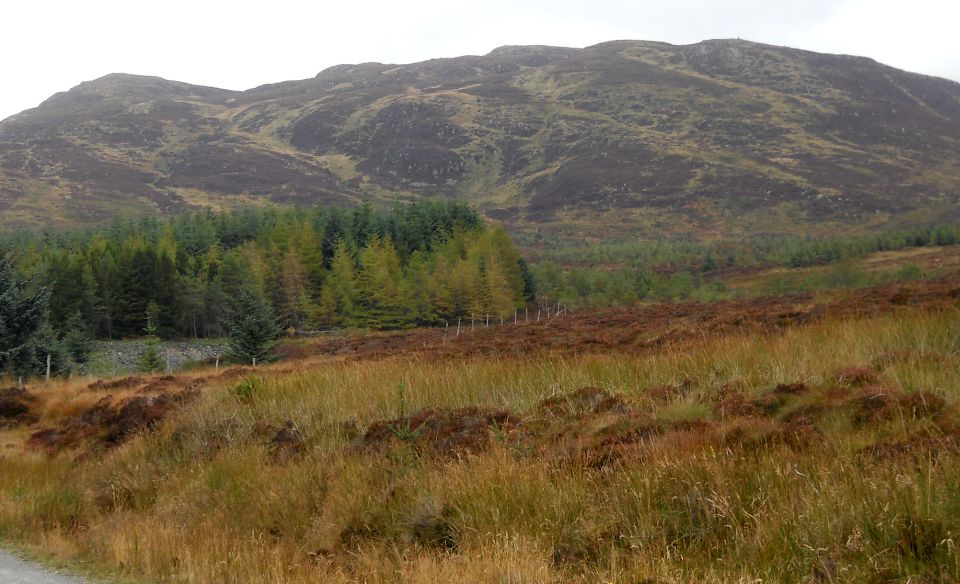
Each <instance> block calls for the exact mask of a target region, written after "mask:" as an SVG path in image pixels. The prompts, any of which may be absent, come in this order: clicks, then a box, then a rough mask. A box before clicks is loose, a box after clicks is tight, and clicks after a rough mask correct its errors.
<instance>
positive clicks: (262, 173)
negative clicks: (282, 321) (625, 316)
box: [0, 40, 960, 241]
mask: <svg viewBox="0 0 960 584" xmlns="http://www.w3.org/2000/svg"><path fill="white" fill-rule="evenodd" d="M420 197H457V198H460V199H464V200H468V201H472V202H474V203H476V204H477V205H478V206H479V207H480V208H481V209H482V210H484V212H486V213H487V214H488V215H489V216H490V217H492V218H494V219H496V220H498V221H502V222H504V223H505V224H507V225H508V226H509V227H511V228H513V229H514V231H515V232H517V233H524V234H528V235H531V237H533V236H534V235H533V234H535V233H539V235H537V236H536V237H539V238H541V239H543V238H546V239H544V240H545V241H546V240H550V241H553V240H554V239H555V238H557V237H559V238H566V239H569V238H584V239H589V238H591V237H603V238H607V239H610V238H634V237H658V236H662V235H664V234H692V235H697V236H704V237H714V236H737V235H742V234H746V233H782V232H794V233H796V232H826V231H829V232H836V231H837V230H864V229H871V228H876V227H881V226H886V227H896V226H905V225H916V224H922V223H926V222H931V221H936V220H945V219H957V218H960V204H958V203H960V84H958V83H955V82H952V81H948V80H945V79H939V78H934V77H928V76H923V75H917V74H913V73H908V72H904V71H900V70H897V69H894V68H891V67H887V66H884V65H882V64H879V63H877V62H875V61H873V60H870V59H867V58H862V57H851V56H841V55H826V54H818V53H813V52H808V51H801V50H796V49H791V48H785V47H777V46H769V45H762V44H757V43H752V42H747V41H740V40H711V41H704V42H701V43H698V44H694V45H688V46H674V45H669V44H665V43H656V42H642V41H615V42H608V43H603V44H600V45H596V46H592V47H588V48H584V49H571V48H561V47H546V46H509V47H501V48H499V49H496V50H494V51H492V52H491V53H489V54H487V55H484V56H464V57H458V58H450V59H433V60H430V61H425V62H422V63H414V64H409V65H387V64H381V63H363V64H358V65H340V66H336V67H332V68H329V69H327V70H325V71H322V72H321V73H320V74H318V75H317V76H316V77H315V78H313V79H306V80H301V81H289V82H284V83H278V84H275V85H266V86H262V87H257V88H255V89H251V90H248V91H240V92H237V91H227V90H222V89H215V88H210V87H198V86H193V85H188V84H185V83H177V82H172V81H167V80H164V79H160V78H156V77H140V76H133V75H118V74H114V75H108V76H106V77H103V78H101V79H97V80H95V81H90V82H86V83H82V84H80V85H79V86H77V87H75V88H73V89H71V90H70V91H67V92H64V93H58V94H56V95H54V96H53V97H51V98H50V99H48V100H47V101H45V102H44V103H43V104H41V105H40V106H39V107H37V108H35V109H31V110H27V111H25V112H23V113H21V114H18V115H16V116H13V117H11V118H8V119H6V120H4V121H2V122H0V224H2V225H5V226H7V227H27V228H42V227H62V226H71V225H78V224H87V223H91V222H96V221H100V220H103V219H106V218H109V217H114V216H136V215H140V214H145V213H152V212H158V211H159V212H164V213H172V212H176V211H180V210H184V209H188V208H191V207H198V206H209V207H214V208H223V207H231V206H237V205H245V204H259V203H262V202H264V201H270V202H277V203H295V204H314V203H321V204H329V205H353V204H357V203H359V202H361V201H371V202H373V203H375V204H379V203H386V202H390V201H395V200H410V199H415V198H420Z"/></svg>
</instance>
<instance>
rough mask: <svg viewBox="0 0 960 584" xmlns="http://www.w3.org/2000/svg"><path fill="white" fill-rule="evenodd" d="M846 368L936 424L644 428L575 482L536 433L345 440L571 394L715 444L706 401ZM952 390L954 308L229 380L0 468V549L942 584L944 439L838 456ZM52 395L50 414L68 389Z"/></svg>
mask: <svg viewBox="0 0 960 584" xmlns="http://www.w3.org/2000/svg"><path fill="white" fill-rule="evenodd" d="M853 365H864V366H872V367H873V369H874V370H875V371H876V372H877V373H878V375H879V377H880V380H879V382H878V383H879V384H882V385H884V386H886V387H889V388H892V389H896V390H901V391H903V392H906V393H910V394H912V393H917V392H928V393H930V394H934V395H938V396H940V397H942V398H944V399H945V400H946V401H947V404H948V406H947V412H946V413H945V414H944V415H943V416H942V417H941V418H938V419H936V420H931V419H928V418H924V417H922V416H916V415H912V414H911V413H910V412H902V413H901V414H900V415H898V416H896V417H895V418H893V419H890V420H884V421H878V422H876V423H870V424H860V425H858V424H855V423H853V422H851V421H850V420H849V419H848V418H847V417H844V416H843V415H841V414H840V413H839V410H838V413H837V414H836V415H829V413H828V414H827V415H824V416H823V417H822V418H819V419H818V421H817V424H816V431H817V433H816V434H815V439H814V440H813V441H811V442H810V443H808V444H806V445H804V446H802V447H794V446H791V445H790V444H786V443H764V444H760V445H757V446H756V447H743V446H737V445H728V444H727V443H726V442H723V441H717V440H714V439H712V438H710V436H712V435H708V431H707V430H705V431H704V435H703V436H701V435H699V434H697V433H696V432H685V433H684V432H668V433H666V434H664V435H662V436H660V437H658V438H655V439H651V440H650V441H649V442H648V443H646V444H645V446H644V448H643V449H642V450H641V451H640V454H639V455H638V456H636V457H635V458H630V459H627V460H625V461H624V462H623V463H621V464H616V465H610V466H602V467H599V468H595V467H592V466H589V465H583V464H579V463H578V462H577V461H576V460H571V459H566V458H562V457H558V456H554V455H553V452H552V451H551V448H552V446H551V444H552V443H550V442H549V441H544V442H542V443H538V444H539V445H540V446H542V447H543V448H542V449H541V450H537V449H536V447H534V448H528V447H524V448H521V447H520V446H522V445H518V444H517V443H514V442H511V441H510V440H506V441H503V442H501V441H497V440H494V441H493V446H492V447H491V448H489V449H488V450H486V451H483V452H481V453H479V454H470V455H462V456H458V457H452V458H451V457H434V456H429V455H422V454H418V453H417V452H416V451H415V450H413V449H409V448H395V449H391V450H388V451H386V452H381V453H370V452H365V451H362V450H360V449H358V448H357V447H356V439H357V436H358V434H362V432H363V430H364V429H365V428H366V427H367V426H369V425H370V424H371V423H372V422H374V421H376V420H381V419H385V418H393V417H397V416H400V415H403V414H409V413H410V412H412V411H415V410H418V409H421V408H427V407H432V408H461V407H466V406H483V407H489V408H498V409H507V410H509V411H511V412H512V413H513V414H514V415H515V416H516V417H517V418H520V419H522V420H531V419H532V418H534V417H535V416H536V412H537V411H538V404H539V403H540V402H541V401H542V400H544V399H545V398H548V397H550V396H552V395H554V394H562V393H566V392H569V391H571V390H575V389H577V388H579V387H583V386H588V385H592V386H599V387H602V388H604V389H606V390H607V391H609V392H611V393H614V394H620V395H622V396H623V398H624V399H625V400H626V402H627V403H628V404H629V405H630V407H631V409H632V410H633V411H635V412H639V413H641V414H642V415H645V416H646V415H649V416H651V417H653V418H655V419H661V420H665V421H668V422H671V423H677V422H683V421H686V422H689V421H697V420H706V421H707V422H709V423H711V424H712V426H710V428H712V430H710V432H715V433H719V434H724V435H727V434H729V431H730V430H731V427H732V426H731V425H732V424H734V422H732V421H728V420H725V419H718V418H717V416H716V414H715V413H714V409H713V408H712V407H711V406H710V404H712V403H714V401H715V398H716V396H717V394H718V393H719V392H722V391H725V389H724V388H728V387H733V386H735V387H738V388H741V389H742V391H743V392H744V394H745V395H747V396H764V395H768V394H769V393H770V391H771V390H772V388H773V387H774V386H776V385H777V384H779V383H792V382H804V383H806V384H807V385H809V386H812V387H818V388H829V387H831V386H833V385H836V384H837V381H836V373H837V371H838V370H840V369H843V368H845V367H850V366H853ZM958 374H960V312H958V311H956V310H951V311H946V312H936V313H916V312H903V313H898V314H896V315H891V316H884V317H880V318H863V319H859V320H850V321H843V322H832V323H819V324H815V325H811V326H808V327H803V328H797V329H791V330H787V331H785V332H784V333H782V334H780V335H773V336H764V337H755V336H739V335H733V336H729V337H725V338H721V339H717V340H712V341H708V342H707V341H705V342H701V343H684V344H681V345H676V346H671V347H667V348H665V349H663V350H661V351H658V352H654V353H644V354H635V355H627V354H617V355H584V356H576V357H570V356H555V355H553V356H552V355H535V356H528V357H523V358H505V357H503V358H498V357H492V358H491V357H487V358H470V359H464V360H459V361H457V360H444V361H440V362H430V361H429V360H427V359H425V358H420V357H415V356H411V357H409V358H393V359H388V360H382V361H376V362H366V363H345V362H336V361H325V360H319V359H318V360H314V361H304V362H300V363H296V364H278V365H274V366H271V367H267V368H262V369H260V370H259V371H257V373H256V375H255V377H256V380H255V381H247V382H245V384H244V385H242V386H241V387H240V388H239V389H238V387H237V381H236V380H232V381H231V380H223V381H220V382H216V383H214V384H213V385H211V386H210V387H208V388H207V389H206V390H205V392H204V393H203V395H202V397H201V398H200V400H199V401H198V402H196V403H194V404H192V405H191V406H190V407H189V408H188V409H186V410H184V411H182V412H181V413H180V414H179V415H178V416H177V417H176V418H173V419H170V420H168V421H167V422H166V423H165V424H164V425H163V426H162V427H161V428H159V429H158V430H157V431H156V432H153V433H151V434H147V435H144V436H141V437H139V438H137V439H135V440H132V441H130V442H128V443H126V444H125V445H123V446H121V447H118V448H116V449H113V450H109V451H106V452H98V453H95V454H94V455H93V456H92V457H84V458H82V459H80V460H75V457H76V453H73V452H71V453H65V454H62V455H60V456H58V457H55V458H52V459H47V458H44V457H40V456H38V455H36V454H32V453H27V452H11V453H9V454H4V455H0V456H4V457H5V458H4V459H3V460H2V465H3V466H2V469H3V470H2V472H0V535H2V536H4V537H7V538H10V539H12V540H15V541H18V542H20V543H21V544H24V545H28V546H34V547H36V548H38V549H41V550H45V551H47V552H50V553H53V554H55V555H57V556H60V557H63V558H68V559H69V558H83V559H87V560H93V561H95V562H97V563H98V564H100V565H102V566H105V567H106V568H107V569H109V570H110V571H112V572H113V573H116V574H122V575H126V576H128V577H132V578H137V579H142V580H143V581H146V582H191V583H198V584H205V583H223V582H237V583H240V582H244V583H246V582H263V583H267V582H318V581H323V582H401V581H402V582H446V581H461V582H717V583H719V582H757V581H763V582H905V581H911V582H924V581H926V582H949V581H958V580H960V559H958V556H957V552H956V546H955V543H954V542H955V539H956V537H957V535H958V530H960V472H958V471H960V458H958V456H957V455H956V454H955V450H953V449H952V448H951V447H950V446H949V445H950V444H951V443H950V442H948V441H946V442H943V447H942V448H934V449H929V450H923V451H921V452H920V453H919V454H917V455H916V456H912V455H911V456H902V457H897V458H892V459H878V460H872V459H868V458H864V457H862V456H860V455H859V454H858V453H860V452H861V451H862V449H863V448H864V447H867V446H870V445H873V444H876V443H878V442H882V441H890V440H900V439H914V438H917V437H918V436H919V437H921V438H923V437H931V438H944V437H949V436H954V435H955V433H956V428H957V427H960V424H958V425H956V426H955V425H954V424H955V423H957V422H958V421H960V416H958V415H957V413H956V411H955V407H956V405H955V404H956V403H957V399H958V397H960V377H958ZM401 383H402V384H403V391H402V400H401V399H400V397H399V395H400V392H398V387H399V386H400V384H401ZM665 384H667V385H673V386H677V385H680V384H683V385H684V386H685V387H689V388H691V389H690V390H689V392H686V393H684V394H678V395H676V396H675V397H673V398H671V399H668V400H664V399H662V398H658V397H657V396H656V395H654V393H652V392H651V391H650V389H651V388H655V387H658V386H663V385H665ZM58 391H59V393H60V395H64V396H67V397H64V398H62V401H61V402H60V405H59V406H58V407H61V408H66V407H67V404H68V403H69V401H70V400H72V399H82V398H83V396H84V394H83V393H82V392H80V391H79V390H78V389H77V388H74V387H70V386H64V387H60V388H59V389H58ZM51 399H52V398H51ZM809 399H811V400H812V399H814V398H809ZM798 404H799V405H797V406H796V407H797V408H798V409H799V408H801V407H804V406H810V405H812V404H808V403H806V402H803V401H802V400H801V401H799V402H798ZM828 405H829V404H828ZM837 407H839V406H837ZM288 420H289V421H291V422H293V424H294V425H295V426H296V427H297V428H298V429H299V430H300V432H301V433H302V435H303V437H304V440H305V443H306V446H307V448H306V451H305V452H304V453H303V454H302V455H300V456H299V457H294V458H291V459H278V458H277V457H275V456H273V455H272V454H271V446H270V438H271V436H272V433H273V432H275V431H276V429H277V428H279V427H281V426H283V425H284V424H285V423H286V422H287V421H288ZM585 423H586V422H585ZM591 423H592V422H591ZM757 423H758V424H759V423H760V422H757ZM746 429H747V430H750V428H749V427H747V428H746ZM588 431H589V428H587V429H584V432H588Z"/></svg>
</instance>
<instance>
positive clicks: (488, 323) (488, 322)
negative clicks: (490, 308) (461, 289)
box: [486, 312, 490, 326]
mask: <svg viewBox="0 0 960 584" xmlns="http://www.w3.org/2000/svg"><path fill="white" fill-rule="evenodd" d="M486 326H490V313H489V312H488V313H487V324H486Z"/></svg>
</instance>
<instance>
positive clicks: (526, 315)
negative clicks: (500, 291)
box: [523, 306, 530, 322]
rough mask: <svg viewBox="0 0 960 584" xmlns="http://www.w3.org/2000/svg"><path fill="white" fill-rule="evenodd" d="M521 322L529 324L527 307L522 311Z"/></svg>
mask: <svg viewBox="0 0 960 584" xmlns="http://www.w3.org/2000/svg"><path fill="white" fill-rule="evenodd" d="M523 314H524V316H523V322H530V307H529V306H527V307H526V308H524V309H523Z"/></svg>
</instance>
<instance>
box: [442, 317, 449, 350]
mask: <svg viewBox="0 0 960 584" xmlns="http://www.w3.org/2000/svg"><path fill="white" fill-rule="evenodd" d="M448 332H450V321H449V320H448V321H447V324H446V326H444V327H443V344H444V345H446V344H447V333H448Z"/></svg>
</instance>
